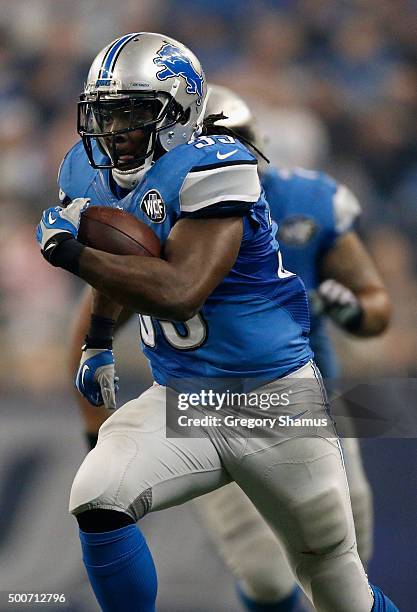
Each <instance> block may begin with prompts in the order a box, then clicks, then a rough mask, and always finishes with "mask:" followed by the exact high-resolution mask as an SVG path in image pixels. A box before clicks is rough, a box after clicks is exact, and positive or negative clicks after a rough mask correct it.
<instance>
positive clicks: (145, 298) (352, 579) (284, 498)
mask: <svg viewBox="0 0 417 612" xmlns="http://www.w3.org/2000/svg"><path fill="white" fill-rule="evenodd" d="M205 102H206V82H205V77H204V73H203V70H202V68H201V66H200V64H199V62H198V60H197V58H196V57H195V56H194V55H193V54H192V53H191V51H189V49H187V48H186V47H184V46H183V45H182V44H181V43H179V42H177V41H175V40H173V39H170V38H168V37H165V36H162V35H159V34H150V33H134V34H130V35H126V36H123V37H121V38H119V39H117V40H116V41H114V42H112V43H111V44H110V45H107V46H106V47H105V48H104V49H103V50H102V51H101V52H100V53H99V54H98V56H97V57H96V59H95V60H94V62H93V64H92V67H91V69H90V72H89V75H88V79H87V83H86V87H85V91H84V94H83V95H82V97H81V101H80V103H79V116H78V131H79V133H80V135H81V137H82V142H81V143H79V144H78V145H76V146H75V147H74V148H73V149H72V150H71V151H70V152H69V154H68V155H67V157H66V158H65V160H64V163H63V167H62V168H61V181H62V190H63V191H64V192H65V194H66V196H67V197H68V198H69V199H70V200H71V204H69V205H68V206H67V208H62V207H60V206H57V207H52V208H49V209H47V210H46V211H45V212H44V213H43V215H42V219H41V221H40V223H39V225H38V229H37V239H38V242H39V244H40V247H41V251H42V254H43V255H44V257H45V258H46V259H47V261H49V263H51V264H52V265H55V266H59V267H62V268H63V269H65V270H68V271H69V272H72V273H73V274H75V275H77V276H79V277H80V278H82V279H83V280H85V281H87V282H88V283H89V284H90V285H91V286H92V287H93V288H94V290H95V292H94V299H93V307H92V315H91V323H90V327H89V331H88V334H87V339H86V344H85V347H84V350H83V356H82V358H81V362H80V368H79V370H78V373H77V383H76V384H77V387H78V389H79V390H80V392H81V393H82V394H83V395H84V396H85V397H87V398H88V399H89V401H90V402H92V403H94V404H97V405H100V404H102V403H104V404H105V405H106V406H108V407H113V406H114V393H115V379H114V357H113V352H112V337H113V330H114V324H115V320H116V319H117V318H118V316H119V314H120V312H121V310H122V307H127V308H129V309H131V310H133V311H135V312H139V313H141V314H140V322H141V335H142V341H143V344H144V347H145V348H144V351H145V353H146V355H147V356H148V358H149V360H150V363H151V367H152V372H153V376H154V378H155V384H154V385H153V386H152V387H151V388H150V389H148V390H147V391H145V393H143V394H142V395H141V396H139V398H137V399H134V400H131V401H130V402H128V403H127V404H125V405H124V406H122V407H121V408H120V410H118V411H117V412H115V413H114V414H113V415H112V416H111V417H110V418H109V419H107V421H106V422H105V423H104V425H103V426H102V427H101V428H100V432H99V437H98V442H97V445H96V447H95V448H94V450H92V451H91V452H90V453H89V454H88V455H87V457H86V459H85V460H84V462H83V464H82V465H81V467H80V469H79V471H78V473H77V475H76V477H75V480H74V483H73V487H72V491H71V497H70V511H71V512H72V513H73V514H74V515H75V516H76V518H77V521H78V524H79V527H80V539H81V544H82V549H83V560H84V563H85V566H86V569H87V573H88V576H89V579H90V582H91V585H92V588H93V590H94V593H95V595H96V597H97V600H98V602H99V604H100V605H101V607H102V609H103V610H106V611H112V612H118V611H119V610H120V611H122V610H123V612H128V611H130V610H132V611H133V610H135V611H143V612H147V611H148V610H154V609H155V600H156V590H157V580H156V572H155V567H154V564H153V560H152V556H151V553H150V551H149V549H148V547H147V544H146V541H145V539H144V537H143V535H142V534H141V532H140V530H139V528H138V527H137V526H136V525H135V523H136V522H137V521H138V520H139V519H141V518H142V517H143V516H144V515H145V514H146V513H147V512H150V511H155V510H158V509H162V508H167V507H169V506H172V505H175V504H179V503H182V502H184V501H186V500H188V499H193V498H195V497H198V496H199V495H202V494H204V493H208V492H210V491H213V490H215V489H217V488H219V487H221V486H223V485H224V484H227V483H229V482H231V481H235V482H236V483H237V484H238V485H239V486H240V487H241V488H242V490H243V491H244V492H245V493H246V494H247V495H248V496H249V497H250V499H251V500H252V502H253V503H254V505H255V506H256V508H257V509H258V511H259V512H260V513H261V514H262V515H263V517H264V518H265V519H266V520H267V522H268V523H269V524H270V525H271V526H272V527H273V529H274V530H276V531H277V532H278V533H279V534H280V536H281V537H282V539H283V541H284V542H285V545H286V546H287V549H288V554H289V559H290V563H291V566H292V568H293V571H294V572H295V573H296V575H297V578H298V580H299V582H300V584H301V586H302V588H303V590H304V592H305V593H306V594H307V596H308V597H309V598H310V600H311V601H312V602H313V603H314V605H315V607H316V609H317V610H319V611H328V612H330V611H332V612H333V611H335V610H340V612H343V611H345V610H346V611H351V610H355V611H358V612H362V611H363V612H368V611H369V610H375V611H376V610H383V609H390V610H391V609H392V610H396V607H395V606H394V605H393V604H392V603H391V602H390V601H389V599H388V598H387V597H386V596H385V595H384V594H383V593H382V591H381V590H380V589H378V588H377V587H372V588H371V587H370V586H369V584H368V581H367V577H366V574H365V572H364V569H363V566H362V563H361V561H360V559H359V555H358V553H357V550H356V539H355V531H354V525H353V517H352V513H351V506H350V500H349V493H348V488H347V483H346V478H345V471H344V467H343V460H342V456H341V452H340V445H339V442H338V439H337V437H336V436H335V434H334V431H333V430H332V427H331V425H330V426H328V429H327V433H326V435H317V434H316V435H310V436H307V435H301V436H294V435H291V434H290V433H289V431H288V428H286V429H285V430H281V431H280V430H278V429H274V430H273V431H269V432H266V430H264V429H262V430H261V432H260V434H259V437H252V436H250V435H248V434H247V433H245V431H244V430H243V428H242V427H238V428H237V429H236V430H233V429H228V428H226V427H225V425H224V424H223V427H221V428H219V429H216V428H215V427H214V428H207V429H205V431H204V437H192V436H190V435H188V437H182V436H181V437H176V436H175V432H174V434H173V435H172V437H169V436H167V435H166V428H167V430H168V431H171V432H172V429H173V428H175V424H173V423H174V422H175V416H176V412H175V406H178V402H177V404H175V401H176V400H175V398H176V395H175V392H178V393H180V394H181V396H182V395H184V394H185V389H191V390H192V391H193V392H195V390H196V388H199V387H198V385H201V384H202V383H201V382H198V383H197V387H195V386H193V385H192V384H191V387H186V386H184V382H183V381H184V379H187V380H188V381H190V380H191V382H192V381H193V380H194V381H196V380H197V381H201V380H202V379H203V378H204V379H205V383H204V386H203V387H202V388H201V390H200V397H201V398H203V395H204V394H203V392H204V393H208V392H213V387H214V389H215V390H216V389H219V388H220V389H222V390H224V388H225V387H224V384H225V383H224V382H223V381H224V379H226V380H227V381H229V382H228V383H226V384H227V385H230V386H232V383H233V384H236V387H237V388H238V389H239V390H243V391H250V392H254V394H255V396H256V397H257V398H258V403H259V401H260V398H261V397H264V395H265V394H267V395H268V396H269V397H272V395H273V394H274V396H278V397H283V393H284V392H285V393H286V396H287V397H288V395H289V393H290V391H291V390H293V396H292V399H291V401H290V402H289V405H288V406H286V416H287V418H288V420H289V422H292V420H296V419H297V418H298V417H299V416H300V415H304V414H306V413H307V414H308V415H309V416H310V417H311V418H310V421H314V422H315V421H316V418H315V417H316V416H317V417H320V418H319V419H317V420H319V421H320V422H321V421H322V420H323V421H324V422H327V420H326V418H324V419H323V415H324V414H327V413H326V399H325V395H324V392H323V386H322V383H321V378H320V375H319V372H318V370H317V368H316V366H315V364H314V362H312V353H311V350H310V348H309V345H308V331H309V320H308V308H307V300H306V295H305V292H304V288H303V285H302V283H301V281H299V279H298V277H296V276H295V275H294V274H293V273H291V272H287V271H286V270H285V269H284V268H283V266H282V260H281V254H280V251H279V246H278V242H277V241H276V239H275V229H276V228H275V226H274V225H273V224H272V223H271V221H270V215H269V208H268V204H267V202H266V200H265V198H264V195H263V192H262V189H261V186H260V183H259V178H258V174H257V168H256V158H255V156H254V155H253V154H252V153H251V152H249V150H248V149H247V148H246V147H244V146H243V145H242V144H241V143H240V142H239V141H238V140H236V139H235V138H234V137H232V136H231V135H230V134H228V133H227V129H226V128H225V130H226V134H225V135H224V134H222V130H221V129H217V130H215V129H214V128H213V123H212V122H209V121H207V120H206V121H204V110H205ZM210 128H213V131H212V132H211V131H210ZM216 131H217V133H216ZM155 198H158V204H159V205H158V207H157V211H156V212H151V213H150V212H149V207H148V206H146V203H147V202H148V200H150V199H155ZM90 203H92V204H101V205H108V206H118V207H121V208H123V209H124V210H126V211H128V212H131V213H132V214H134V215H135V216H137V217H138V219H140V220H142V221H143V222H145V223H146V224H147V225H149V226H151V227H152V229H153V230H154V231H155V233H156V234H157V235H158V237H159V238H160V240H161V242H162V244H163V248H164V259H158V258H144V257H142V258H141V257H134V256H119V255H112V254H108V253H104V252H101V251H97V250H95V249H93V248H90V247H85V246H84V245H82V244H81V243H80V242H79V241H78V240H77V233H78V228H79V223H80V218H81V214H82V212H83V211H84V210H85V208H86V207H87V206H88V205H89V204H90ZM271 330H274V333H273V334H271ZM206 385H208V391H207V390H206V387H205V386H206ZM232 388H233V387H232ZM193 394H194V393H192V395H193ZM240 395H241V394H240ZM187 397H188V396H187ZM172 398H174V401H171V406H167V403H169V400H170V399H171V400H172ZM177 399H178V398H177ZM202 404H203V400H201V401H200V403H199V404H198V405H197V406H196V409H195V410H194V412H191V414H194V415H200V416H201V417H202V416H203V415H204V409H203V408H202ZM172 412H174V413H175V414H174V421H173V420H172V418H171V421H170V416H171V415H172ZM258 414H259V413H258ZM269 414H271V415H272V414H273V411H272V410H270V413H269ZM196 420H197V417H196ZM177 424H179V421H178V422H177ZM185 435H187V434H185ZM197 435H200V436H201V435H202V432H201V430H198V432H197ZM323 504H324V505H325V511H324V508H323Z"/></svg>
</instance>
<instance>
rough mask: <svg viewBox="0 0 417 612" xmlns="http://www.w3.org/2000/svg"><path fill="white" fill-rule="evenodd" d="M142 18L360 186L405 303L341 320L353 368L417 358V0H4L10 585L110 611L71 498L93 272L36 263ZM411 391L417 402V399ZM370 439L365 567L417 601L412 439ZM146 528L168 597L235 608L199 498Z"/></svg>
mask: <svg viewBox="0 0 417 612" xmlns="http://www.w3.org/2000/svg"><path fill="white" fill-rule="evenodd" d="M141 30H148V31H157V32H163V33H166V34H167V35H170V36H173V37H175V38H178V39H179V40H181V41H182V42H184V43H185V44H187V45H188V46H189V47H191V48H192V49H193V50H194V51H195V53H196V54H197V56H198V57H199V58H200V59H201V61H202V63H203V66H204V67H205V70H206V75H207V77H208V79H209V80H210V81H212V82H214V83H219V84H225V85H227V86H229V87H232V88H233V89H234V90H236V91H237V92H239V93H241V94H242V95H243V96H245V97H246V98H247V99H248V101H249V102H250V103H251V104H252V106H253V108H254V110H255V112H257V114H258V115H259V117H260V119H261V126H262V127H263V128H265V129H267V130H268V136H269V143H268V146H267V150H268V152H269V154H270V157H271V159H272V160H273V162H274V163H277V164H280V165H283V166H285V167H288V166H295V165H297V166H304V167H307V168H312V169H318V168H320V169H325V170H327V171H328V172H329V173H330V174H332V175H333V176H335V177H336V178H338V179H339V180H341V181H343V182H345V183H346V184H347V185H348V186H349V187H350V188H351V189H353V191H354V192H355V193H356V194H357V195H358V197H359V199H360V201H361V203H362V205H363V208H364V214H363V218H362V221H361V223H360V227H359V231H360V233H361V235H362V237H363V239H364V241H365V243H366V245H367V247H368V248H369V250H370V251H371V252H372V253H373V255H374V257H375V259H376V261H377V264H378V266H379V269H380V271H381V273H382V275H383V277H384V279H385V282H386V283H387V286H388V288H389V291H390V294H391V298H392V300H393V304H394V312H393V321H392V325H391V327H390V330H389V331H388V333H386V334H385V335H384V336H383V337H382V338H380V339H376V340H367V341H366V342H364V341H360V340H353V339H347V338H346V337H345V336H342V335H341V334H340V333H338V332H337V330H332V334H333V335H334V337H335V340H336V342H337V345H338V347H339V349H340V350H339V353H340V355H341V358H342V363H343V366H344V371H345V373H346V374H347V375H349V376H355V375H359V374H360V375H361V376H368V375H369V376H378V377H384V378H386V377H391V378H401V377H409V378H413V377H416V369H417V365H416V364H417V336H416V323H417V308H416V305H417V283H416V272H417V257H416V251H415V244H416V236H417V212H416V202H417V139H416V135H417V134H416V131H417V128H416V126H417V122H416V108H417V69H416V60H417V38H416V36H415V33H416V31H417V6H416V3H415V2H414V1H413V0H350V1H347V2H344V1H343V0H269V1H268V0H264V1H263V0H256V1H253V0H252V1H251V2H250V1H248V0H227V1H226V2H225V1H224V0H210V1H206V0H139V1H138V0H135V1H133V0H121V1H120V2H114V0H112V1H110V0H14V1H13V2H10V1H9V0H0V74H1V78H0V152H1V153H0V236H1V240H0V298H1V299H0V341H1V347H2V350H1V352H0V391H1V394H0V409H1V427H0V474H1V478H0V570H1V571H0V576H1V577H0V591H2V592H9V591H16V590H19V591H28V590H37V591H48V592H64V593H65V594H66V595H67V596H68V598H69V599H70V600H71V604H70V606H69V607H67V609H70V610H72V611H73V612H90V611H91V612H93V611H94V610H96V609H97V608H96V605H95V603H94V601H93V599H92V597H91V596H90V595H89V589H88V586H87V584H86V580H85V578H84V574H83V569H82V566H81V563H80V561H79V558H80V553H79V547H78V541H77V536H76V529H75V525H74V523H73V519H72V518H70V517H68V516H67V513H66V506H67V492H68V489H69V486H70V483H71V479H72V477H73V475H74V473H75V471H76V469H77V467H78V465H79V463H80V462H81V458H82V456H83V453H84V452H85V446H84V441H83V438H82V424H81V420H80V418H79V416H78V413H77V409H76V406H75V402H74V400H73V396H72V391H71V386H70V384H69V382H68V377H67V371H66V367H65V351H66V345H67V341H66V338H67V335H68V330H69V323H70V320H71V315H72V312H73V310H74V305H75V304H76V301H77V297H78V295H79V293H80V291H81V289H82V285H81V283H80V282H79V281H77V280H75V279H74V278H72V277H70V275H69V274H66V273H65V272H61V271H59V270H52V269H51V268H50V267H48V266H47V264H46V263H45V262H44V261H43V260H42V258H41V257H40V256H39V252H38V248H37V246H36V244H35V241H34V225H35V223H36V222H37V221H38V217H39V213H40V212H41V211H42V210H43V209H44V208H45V207H47V206H49V205H51V204H53V203H55V202H56V201H57V190H56V182H55V179H56V173H57V169H58V166H59V163H60V161H61V159H62V157H63V154H64V153H65V152H66V150H67V149H68V148H69V147H70V146H71V145H72V144H73V142H75V140H76V139H77V134H76V101H77V96H78V95H79V93H80V91H81V89H82V84H83V80H84V78H85V75H86V73H87V70H88V67H89V64H90V62H91V60H92V58H93V56H94V55H95V53H96V52H97V51H98V50H99V49H100V48H101V47H102V46H103V45H104V44H106V43H107V42H109V41H110V40H112V39H114V38H116V37H117V36H119V35H120V34H123V33H127V32H131V31H141ZM136 337H137V336H136V330H135V328H134V326H133V327H130V326H129V328H128V329H127V330H125V331H124V332H123V333H122V334H121V336H120V338H119V339H118V341H117V353H118V362H119V369H120V371H121V372H122V377H123V380H122V386H123V391H122V397H125V398H127V397H131V396H132V395H133V394H136V393H137V391H138V389H139V390H140V389H142V388H143V387H144V385H146V381H147V373H146V366H145V364H144V362H143V360H142V359H141V357H140V356H139V355H138V352H137V340H136ZM407 401H408V402H409V410H410V411H414V410H416V404H417V402H416V400H415V397H414V398H412V397H411V398H410V399H409V400H407ZM363 447H364V457H365V465H366V469H367V472H368V475H369V477H370V480H371V483H372V485H373V488H374V496H375V512H376V519H375V520H376V525H375V529H376V542H375V554H374V559H373V561H372V563H371V565H370V572H369V573H370V576H371V578H372V579H373V580H374V581H375V582H376V583H378V584H381V585H382V586H383V587H384V588H385V589H386V591H387V593H388V594H390V595H392V596H393V598H394V599H395V601H396V602H397V604H398V605H399V607H400V609H401V610H402V611H405V612H413V610H415V605H414V602H415V600H416V595H417V593H416V575H417V562H416V535H417V534H416V521H415V517H416V515H417V500H416V484H417V482H416V481H417V478H416V473H417V465H416V463H417V459H416V450H417V444H416V441H415V440H413V439H408V440H366V441H364V443H363ZM145 525H146V530H147V533H148V534H149V537H150V542H151V546H152V548H153V549H154V550H155V551H156V562H157V565H158V568H159V577H160V598H159V610H161V611H167V612H177V611H178V612H180V611H181V612H186V611H191V610H192V611H193V612H226V611H227V612H232V611H234V610H236V611H237V610H239V604H238V603H237V599H236V597H235V594H234V586H233V582H232V579H231V577H230V575H229V574H228V573H227V572H225V571H224V568H223V566H222V563H221V562H220V560H219V559H218V558H217V557H216V554H215V552H214V550H213V548H212V546H211V544H210V543H209V541H208V537H207V535H206V534H205V533H204V531H203V530H202V529H201V528H200V527H199V526H198V523H197V519H196V517H195V515H194V513H193V511H192V509H191V508H190V507H189V505H187V506H184V507H182V508H180V509H173V510H170V511H165V512H163V513H159V514H156V515H154V516H151V517H148V518H147V519H146V520H145ZM174 525H175V529H173V526H174ZM178 550H180V551H181V554H180V555H179V554H178ZM2 598H3V601H4V593H2ZM11 609H15V610H17V609H19V608H18V607H17V606H13V607H11V606H7V605H5V604H4V603H1V604H0V612H3V611H6V610H11ZM26 609H28V608H27V607H26ZM49 609H51V608H49ZM62 609H63V608H62Z"/></svg>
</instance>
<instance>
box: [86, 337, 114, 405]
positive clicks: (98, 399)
mask: <svg viewBox="0 0 417 612" xmlns="http://www.w3.org/2000/svg"><path fill="white" fill-rule="evenodd" d="M118 380H119V379H118V378H117V376H115V366H114V355H113V351H112V350H110V349H95V348H84V349H83V353H82V357H81V361H80V365H79V367H78V372H77V375H76V378H75V386H76V387H77V389H78V391H79V392H80V393H81V395H83V396H84V397H85V398H86V399H87V400H88V401H89V402H90V404H92V405H93V406H102V405H103V404H104V406H105V407H106V408H108V409H109V410H116V393H117V391H118V390H119V385H118Z"/></svg>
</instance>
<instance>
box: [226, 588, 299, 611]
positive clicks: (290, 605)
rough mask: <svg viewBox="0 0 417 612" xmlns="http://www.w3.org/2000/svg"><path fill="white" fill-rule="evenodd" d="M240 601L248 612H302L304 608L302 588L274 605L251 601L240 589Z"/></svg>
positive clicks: (296, 589) (295, 589)
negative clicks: (301, 601)
mask: <svg viewBox="0 0 417 612" xmlns="http://www.w3.org/2000/svg"><path fill="white" fill-rule="evenodd" d="M238 592H239V596H240V599H241V601H242V603H243V605H244V606H245V608H246V610H248V612H301V611H302V610H303V608H302V607H301V604H300V601H299V599H300V592H301V591H300V588H299V587H298V586H296V587H294V590H293V591H292V592H291V593H290V594H289V595H288V597H286V598H285V599H280V600H279V601H276V602H273V603H260V602H258V601H255V600H253V599H250V598H249V597H248V596H247V595H245V593H243V591H242V590H241V589H238Z"/></svg>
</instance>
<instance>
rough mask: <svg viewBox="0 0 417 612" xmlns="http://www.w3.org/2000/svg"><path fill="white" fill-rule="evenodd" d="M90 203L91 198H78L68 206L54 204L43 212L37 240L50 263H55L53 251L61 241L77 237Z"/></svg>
mask: <svg viewBox="0 0 417 612" xmlns="http://www.w3.org/2000/svg"><path fill="white" fill-rule="evenodd" d="M89 203H90V199H89V198H76V199H75V200H73V201H72V202H71V204H70V205H69V206H67V208H62V207H61V206H54V207H52V208H48V209H47V210H45V211H44V212H43V215H42V219H41V220H40V222H39V224H38V226H37V228H36V240H37V241H38V243H39V246H40V248H41V252H42V255H43V256H44V257H45V259H46V260H47V261H49V263H52V264H53V253H54V251H55V249H56V248H57V246H58V245H59V244H60V243H61V242H63V241H65V240H68V239H70V238H75V239H76V238H77V234H78V228H79V226H80V219H81V214H82V212H83V211H84V210H85V209H86V208H87V207H88V206H89Z"/></svg>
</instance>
